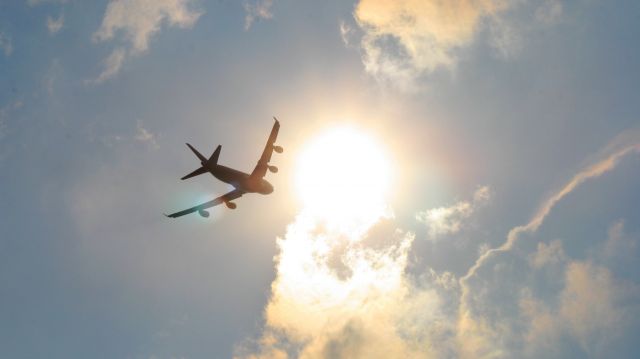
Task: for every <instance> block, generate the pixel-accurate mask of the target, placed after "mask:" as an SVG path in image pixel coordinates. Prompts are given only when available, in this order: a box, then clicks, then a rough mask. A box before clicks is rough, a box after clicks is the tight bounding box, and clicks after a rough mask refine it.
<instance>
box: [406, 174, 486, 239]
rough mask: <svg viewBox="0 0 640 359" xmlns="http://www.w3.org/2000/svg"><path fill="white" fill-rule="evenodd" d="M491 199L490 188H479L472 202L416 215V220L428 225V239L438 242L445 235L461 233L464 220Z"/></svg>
mask: <svg viewBox="0 0 640 359" xmlns="http://www.w3.org/2000/svg"><path fill="white" fill-rule="evenodd" d="M490 197H491V191H490V190H489V187H487V186H483V187H479V188H478V189H477V190H476V192H475V193H474V194H473V199H472V200H471V201H460V202H458V203H456V204H454V205H452V206H450V207H438V208H432V209H429V210H426V211H424V212H420V213H418V214H416V219H417V220H418V221H419V222H422V223H424V224H426V225H427V228H428V231H429V237H428V238H429V239H431V240H436V239H438V238H439V237H441V236H443V235H447V234H454V233H457V232H459V231H460V230H461V229H462V227H463V225H464V223H463V222H464V220H466V219H467V218H469V217H470V216H471V215H472V214H473V213H474V212H475V211H476V210H477V209H478V208H480V207H482V206H484V205H485V204H486V203H487V202H488V201H489V198H490Z"/></svg>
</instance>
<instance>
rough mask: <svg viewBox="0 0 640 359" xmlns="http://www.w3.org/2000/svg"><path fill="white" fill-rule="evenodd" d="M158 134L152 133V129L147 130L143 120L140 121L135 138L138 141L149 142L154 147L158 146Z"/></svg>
mask: <svg viewBox="0 0 640 359" xmlns="http://www.w3.org/2000/svg"><path fill="white" fill-rule="evenodd" d="M156 137H157V136H156V135H154V134H153V133H151V131H149V130H147V129H146V128H144V127H143V126H142V121H138V125H137V131H136V135H135V139H136V141H138V142H142V143H148V144H150V145H151V146H152V147H153V148H158V142H157V140H156Z"/></svg>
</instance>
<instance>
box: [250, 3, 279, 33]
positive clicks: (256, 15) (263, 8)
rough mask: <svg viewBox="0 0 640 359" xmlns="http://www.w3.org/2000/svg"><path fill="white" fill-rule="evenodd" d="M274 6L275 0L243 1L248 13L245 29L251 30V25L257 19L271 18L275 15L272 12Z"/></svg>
mask: <svg viewBox="0 0 640 359" xmlns="http://www.w3.org/2000/svg"><path fill="white" fill-rule="evenodd" d="M272 6H273V0H255V1H252V2H248V1H245V2H244V3H243V7H244V11H245V13H246V15H245V18H244V29H245V30H249V29H250V28H251V25H253V23H254V22H255V21H256V20H257V19H271V18H272V17H273V13H272V12H271V7H272Z"/></svg>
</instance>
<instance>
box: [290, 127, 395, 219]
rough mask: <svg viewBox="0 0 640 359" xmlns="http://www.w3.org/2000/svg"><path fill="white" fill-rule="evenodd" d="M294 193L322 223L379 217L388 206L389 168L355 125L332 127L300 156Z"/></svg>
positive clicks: (382, 153)
mask: <svg viewBox="0 0 640 359" xmlns="http://www.w3.org/2000/svg"><path fill="white" fill-rule="evenodd" d="M296 168H297V170H296V189H297V193H298V196H299V197H300V199H301V200H302V202H303V204H304V206H305V209H306V210H307V211H311V212H312V213H313V214H314V215H316V216H319V217H321V218H323V219H326V220H329V221H332V220H337V221H340V222H342V221H345V220H347V221H350V220H358V219H364V220H368V219H370V218H372V217H376V218H377V217H378V216H379V215H380V213H381V212H382V211H384V209H385V206H386V199H387V198H386V197H387V195H388V191H389V187H390V185H391V183H390V182H391V175H392V170H391V164H390V161H389V158H388V156H387V154H386V152H385V151H384V149H383V147H382V146H381V145H380V144H379V143H377V142H376V141H375V140H374V139H373V138H372V137H370V136H368V135H366V134H365V133H363V132H361V131H359V130H356V129H355V128H353V127H338V128H334V129H330V130H328V131H326V132H324V133H323V134H321V135H319V136H318V137H316V138H315V139H312V140H311V141H310V142H309V143H308V144H307V145H306V146H305V147H304V148H303V150H302V152H301V154H300V156H299V157H298V163H297V167H296Z"/></svg>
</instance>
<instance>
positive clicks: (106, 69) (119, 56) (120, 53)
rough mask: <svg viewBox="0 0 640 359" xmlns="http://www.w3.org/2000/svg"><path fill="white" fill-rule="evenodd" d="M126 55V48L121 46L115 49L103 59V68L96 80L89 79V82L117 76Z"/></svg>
mask: <svg viewBox="0 0 640 359" xmlns="http://www.w3.org/2000/svg"><path fill="white" fill-rule="evenodd" d="M125 56H126V50H125V49H123V48H121V47H119V48H116V49H115V50H113V52H111V54H110V55H109V56H108V57H107V58H106V59H104V60H103V61H102V65H103V70H102V72H101V73H100V75H98V77H97V78H95V79H94V80H91V81H88V82H89V83H96V84H99V83H102V82H104V81H105V80H108V79H110V78H112V77H113V76H115V75H116V74H117V73H118V72H119V71H120V68H121V67H122V64H123V63H124V59H125Z"/></svg>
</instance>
